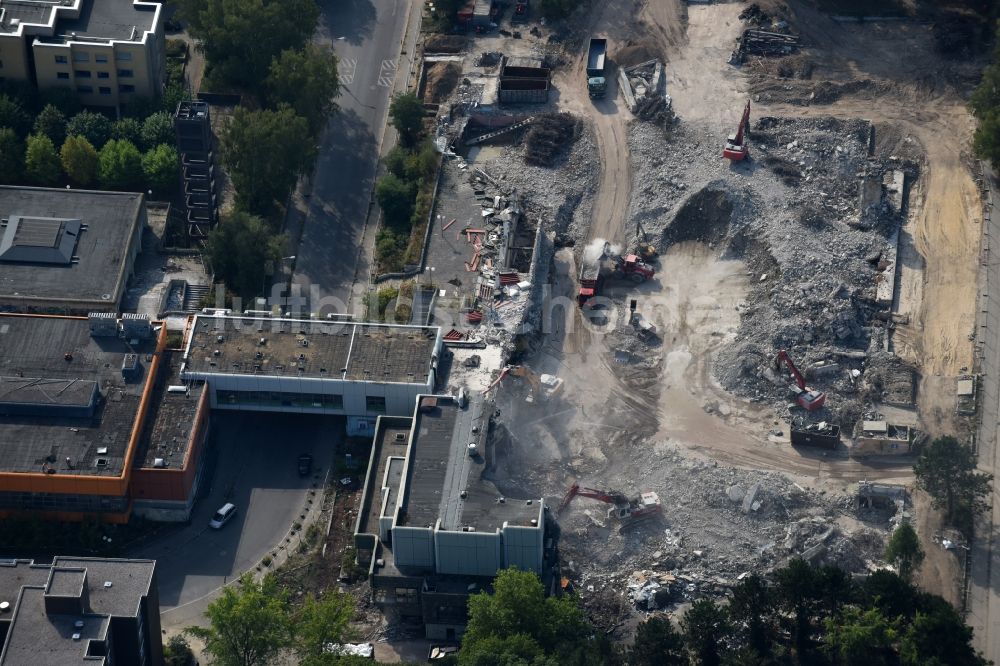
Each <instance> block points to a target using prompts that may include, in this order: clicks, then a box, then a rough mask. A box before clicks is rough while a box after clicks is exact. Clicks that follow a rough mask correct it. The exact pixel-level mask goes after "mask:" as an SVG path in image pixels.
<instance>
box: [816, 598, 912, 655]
mask: <svg viewBox="0 0 1000 666" xmlns="http://www.w3.org/2000/svg"><path fill="white" fill-rule="evenodd" d="M895 640H896V629H895V627H894V626H893V623H891V622H890V621H889V620H887V619H886V618H885V616H884V615H882V613H881V611H879V610H878V609H877V608H871V609H868V610H861V609H859V608H855V607H848V608H845V609H844V610H843V612H841V614H840V615H839V616H837V617H830V618H827V619H826V634H825V635H824V636H823V651H824V652H826V653H827V654H828V655H830V656H831V657H832V658H833V661H834V663H837V664H844V665H845V666H853V665H854V664H872V666H878V665H879V664H889V663H891V662H892V657H893V649H892V646H893V643H894V642H895Z"/></svg>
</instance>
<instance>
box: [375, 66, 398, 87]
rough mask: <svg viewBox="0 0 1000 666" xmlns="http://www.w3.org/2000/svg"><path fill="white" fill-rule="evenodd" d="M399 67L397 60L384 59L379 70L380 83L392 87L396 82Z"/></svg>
mask: <svg viewBox="0 0 1000 666" xmlns="http://www.w3.org/2000/svg"><path fill="white" fill-rule="evenodd" d="M397 67H399V65H398V64H397V63H396V61H395V60H383V61H382V66H381V67H379V70H378V84H379V85H380V86H382V87H384V88H391V87H392V86H393V84H395V83H396V69H397Z"/></svg>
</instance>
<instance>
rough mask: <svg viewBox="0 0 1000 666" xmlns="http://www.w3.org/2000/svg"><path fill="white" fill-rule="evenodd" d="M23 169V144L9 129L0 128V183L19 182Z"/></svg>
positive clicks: (15, 133)
mask: <svg viewBox="0 0 1000 666" xmlns="http://www.w3.org/2000/svg"><path fill="white" fill-rule="evenodd" d="M23 168H24V142H23V141H21V137H19V136H18V135H17V132H15V131H14V130H12V129H11V128H9V127H0V183H3V184H5V185H10V184H13V183H17V182H19V181H20V180H21V176H22V174H23Z"/></svg>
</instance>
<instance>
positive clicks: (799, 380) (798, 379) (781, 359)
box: [774, 349, 806, 391]
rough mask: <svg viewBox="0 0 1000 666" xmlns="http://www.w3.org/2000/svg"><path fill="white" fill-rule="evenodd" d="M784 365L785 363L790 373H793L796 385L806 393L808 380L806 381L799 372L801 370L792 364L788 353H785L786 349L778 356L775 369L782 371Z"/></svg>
mask: <svg viewBox="0 0 1000 666" xmlns="http://www.w3.org/2000/svg"><path fill="white" fill-rule="evenodd" d="M782 363H784V364H785V367H786V368H788V370H789V372H791V373H792V377H794V378H795V384H796V385H797V386H798V387H799V388H800V389H802V390H803V391H805V390H806V379H805V377H803V376H802V373H801V372H799V369H798V368H796V367H795V364H794V363H792V359H791V357H789V356H788V352H787V351H785V350H784V349H782V350H781V351H779V352H778V355H777V356H776V357H775V359H774V365H775V368H776V369H779V370H780V369H781V364H782Z"/></svg>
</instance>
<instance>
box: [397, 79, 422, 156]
mask: <svg viewBox="0 0 1000 666" xmlns="http://www.w3.org/2000/svg"><path fill="white" fill-rule="evenodd" d="M389 118H390V119H391V120H392V126H393V127H395V128H396V131H397V132H399V140H400V142H401V143H402V144H403V145H404V146H412V145H414V144H416V143H417V141H418V140H419V139H420V135H421V133H422V132H423V129H424V103H423V102H421V101H420V98H419V97H417V95H416V94H415V93H411V92H408V93H400V94H399V95H396V96H395V97H393V98H392V103H391V104H389Z"/></svg>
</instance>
